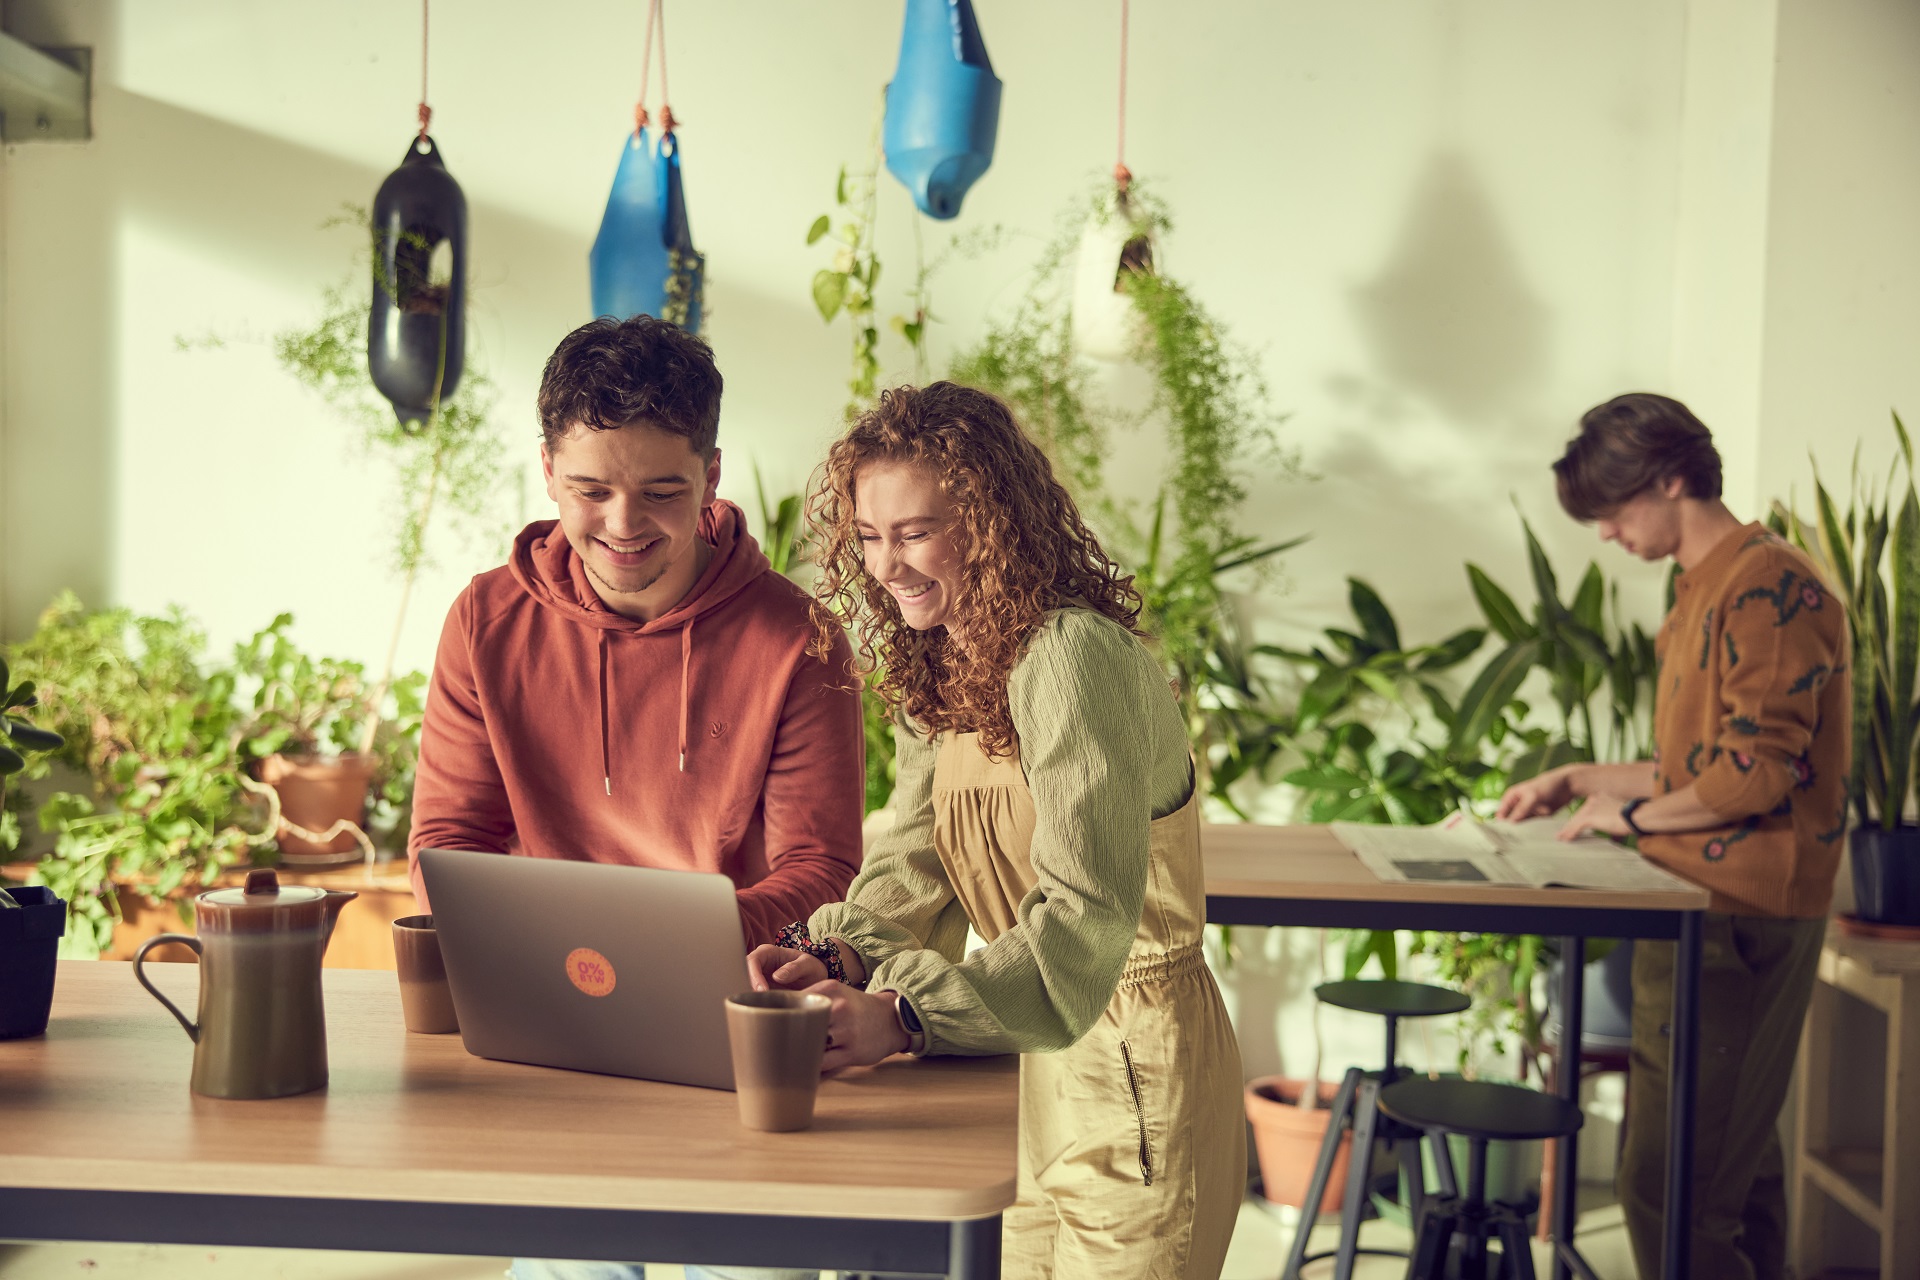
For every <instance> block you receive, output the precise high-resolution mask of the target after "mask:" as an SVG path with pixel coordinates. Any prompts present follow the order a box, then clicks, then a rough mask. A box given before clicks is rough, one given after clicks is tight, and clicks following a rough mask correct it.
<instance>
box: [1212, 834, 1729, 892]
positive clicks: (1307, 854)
mask: <svg viewBox="0 0 1920 1280" xmlns="http://www.w3.org/2000/svg"><path fill="white" fill-rule="evenodd" d="M1200 849H1201V853H1202V856H1203V857H1204V859H1205V862H1206V870H1207V895H1208V896H1209V897H1219V898H1296V899H1297V898H1310V899H1318V900H1321V901H1338V902H1422V903H1459V904H1476V905H1483V906H1496V905H1497V906H1510V907H1587V908H1600V909H1608V910H1612V909H1622V908H1624V909H1627V910H1633V911H1704V910H1706V909H1707V902H1708V894H1707V891H1706V890H1705V889H1701V888H1697V887H1693V886H1687V887H1685V888H1676V889H1673V890H1669V891H1662V892H1632V893H1627V892H1619V891H1614V890H1603V889H1559V888H1555V889H1535V888H1533V887H1532V886H1531V885H1504V884H1411V883H1397V882H1393V881H1386V880H1381V879H1380V878H1379V877H1377V876H1375V875H1374V874H1373V872H1371V871H1369V870H1367V867H1366V864H1365V863H1363V862H1361V861H1360V859H1359V858H1358V857H1357V856H1355V854H1354V853H1353V851H1352V850H1350V849H1348V848H1347V847H1346V846H1345V845H1343V844H1341V843H1340V840H1339V837H1337V836H1335V835H1334V834H1333V830H1332V828H1330V827H1325V826H1315V825H1309V824H1304V823H1302V824H1296V825H1293V826H1284V827H1268V826H1260V825H1258V824H1255V823H1218V824H1215V823H1205V824H1202V826H1201V828H1200Z"/></svg>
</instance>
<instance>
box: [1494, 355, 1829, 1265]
mask: <svg viewBox="0 0 1920 1280" xmlns="http://www.w3.org/2000/svg"><path fill="white" fill-rule="evenodd" d="M1554 473H1555V475H1556V477H1557V479H1558V483H1559V490H1560V501H1561V505H1562V506H1564V507H1565V508H1566V510H1567V512H1568V514H1570V515H1572V516H1573V517H1574V518H1575V519H1576V520H1580V521H1583V522H1594V523H1596V524H1597V525H1598V526H1599V531H1600V537H1601V539H1602V540H1603V541H1607V542H1617V543H1619V544H1620V546H1621V547H1622V548H1624V549H1625V550H1626V551H1628V552H1630V553H1632V554H1634V555H1637V556H1639V557H1640V558H1641V559H1643V560H1662V559H1667V558H1671V559H1672V560H1673V561H1674V563H1675V564H1676V565H1678V566H1679V569H1680V574H1679V576H1678V578H1677V579H1676V582H1675V586H1674V603H1673V608H1672V610H1671V611H1670V612H1669V613H1668V614H1667V617H1666V620H1665V622H1663V623H1662V624H1661V627H1660V632H1659V635H1658V636H1657V637H1656V640H1655V649H1656V653H1657V656H1658V675H1657V684H1656V688H1655V694H1654V756H1653V759H1651V760H1645V761H1640V762H1637V763H1634V764H1612V765H1600V764H1573V765H1566V766H1563V767H1561V768H1559V769H1555V770H1552V771H1551V772H1549V773H1545V774H1542V775H1541V776H1539V777H1537V778H1534V779H1533V780H1531V781H1529V782H1524V783H1521V784H1520V785H1518V786H1515V787H1513V788H1512V789H1510V790H1509V791H1508V792H1507V793H1506V795H1505V796H1504V797H1502V799H1501V802H1500V809H1499V816H1500V817H1503V818H1514V819H1517V818H1527V817H1533V816H1536V815H1540V814H1547V813H1552V812H1554V811H1555V810H1558V809H1560V808H1562V807H1563V806H1565V805H1567V804H1568V803H1570V802H1571V801H1573V800H1575V799H1579V800H1581V801H1582V803H1581V805H1580V808H1579V810H1578V811H1577V812H1576V813H1575V814H1574V815H1573V816H1572V818H1571V819H1570V820H1569V821H1568V823H1567V825H1566V828H1565V831H1564V832H1563V834H1564V835H1566V836H1568V837H1572V836H1575V835H1579V834H1582V833H1584V832H1597V833H1599V834H1602V835H1608V836H1614V837H1619V838H1628V837H1635V838H1637V839H1638V841H1639V849H1640V852H1641V854H1643V855H1644V856H1645V857H1647V858H1648V859H1650V860H1652V861H1654V862H1657V863H1659V864H1660V865H1661V866H1662V867H1665V868H1666V869H1667V870H1669V871H1671V872H1673V873H1674V874H1675V875H1678V876H1680V877H1682V878H1684V879H1686V880H1690V881H1692V882H1693V883H1695V884H1697V885H1700V886H1701V887H1703V888H1705V889H1706V890H1707V891H1708V892H1709V893H1710V894H1711V895H1712V902H1711V906H1710V914H1709V915H1708V917H1707V924H1706V930H1705V940H1704V946H1703V952H1702V969H1701V979H1700V981H1701V991H1700V1005H1699V1007H1700V1018H1701V1028H1700V1029H1701V1056H1700V1078H1699V1088H1698V1093H1697V1098H1698V1101H1697V1108H1698V1114H1697V1116H1696V1118H1695V1133H1696V1138H1695V1141H1696V1144H1697V1145H1696V1147H1695V1156H1694V1160H1695V1165H1694V1193H1693V1195H1694V1198H1693V1205H1694V1223H1693V1232H1692V1262H1693V1274H1695V1275H1698V1276H1712V1277H1714V1278H1715V1280H1746V1278H1748V1277H1757V1278H1758V1280H1775V1278H1777V1277H1782V1276H1784V1275H1785V1274H1786V1227H1787V1206H1786V1184H1785V1178H1784V1171H1783V1170H1784V1166H1783V1160H1782V1152H1781V1147H1780V1139H1779V1136H1778V1132H1777V1125H1778V1121H1779V1117H1780V1109H1781V1107H1782V1105H1783V1104H1784V1103H1785V1101H1786V1096H1787V1083H1788V1078H1789V1076H1790V1075H1791V1073H1792V1070H1793V1061H1794V1054H1795V1051H1796V1049H1797V1048H1798V1046H1799V1042H1800V1027H1801V1023H1802V1021H1803V1020H1804V1018H1805V1015H1806V1011H1807V1002H1808V1000H1809V998H1810V997H1811V994H1812V990H1813V979H1814V971H1815V968H1816V966H1817V964H1818V962H1819V958H1820V946H1821V941H1822V939H1823V938H1824V937H1825V934H1826V924H1827V913H1828V911H1829V909H1830V908H1831V906H1832V900H1833V881H1834V874H1835V872H1836V871H1837V869H1838V867H1839V861H1840V848H1841V839H1842V837H1843V836H1844V835H1845V833H1846V828H1847V810H1846V804H1847V796H1846V783H1847V775H1848V769H1849V754H1850V749H1851V743H1852V729H1851V721H1852V705H1853V700H1852V687H1851V678H1850V676H1849V674H1848V663H1849V659H1850V655H1851V642H1850V640H1849V637H1848V630H1847V621H1846V615H1845V612H1844V607H1843V605H1842V603H1841V601H1840V600H1838V599H1837V598H1835V597H1834V596H1833V595H1832V594H1831V593H1830V591H1829V590H1828V588H1827V585H1826V583H1825V582H1824V581H1822V579H1821V575H1820V572H1819V570H1818V569H1817V568H1816V567H1815V566H1814V564H1813V562H1812V561H1811V560H1809V559H1808V558H1807V557H1806V556H1805V555H1804V554H1803V553H1801V552H1800V551H1799V550H1798V549H1797V548H1795V547H1793V546H1791V545H1790V544H1788V543H1787V542H1785V541H1783V540H1781V539H1780V538H1778V537H1776V536H1775V535H1774V534H1772V533H1770V532H1768V530H1767V529H1766V527H1765V526H1764V525H1760V524H1743V523H1742V522H1741V521H1740V519H1739V518H1738V517H1737V516H1735V515H1734V514H1733V513H1732V512H1731V511H1729V510H1728V509H1727V506H1726V504H1725V503H1723V502H1722V501H1721V500H1720V455H1719V454H1718V453H1717V452H1716V451H1715V449H1714V447H1713V441H1712V438H1711V436H1710V435H1709V433H1708V431H1707V429H1706V427H1704V426H1702V425H1701V424H1700V422H1699V420H1698V419H1696V418H1695V417H1694V416H1693V414H1692V413H1690V412H1689V411H1688V410H1687V408H1686V406H1685V405H1683V404H1681V403H1680V402H1679V401H1677V400H1671V399H1668V398H1667V397H1665V396H1658V395H1650V394H1645V393H1635V394H1630V395H1623V396H1619V397H1616V398H1615V399H1612V400H1609V401H1607V402H1606V403H1605V404H1603V405H1600V406H1598V407H1597V408H1595V409H1592V410H1591V411H1589V412H1588V413H1587V414H1586V416H1585V417H1583V418H1582V419H1581V422H1580V434H1579V436H1578V437H1576V438H1575V439H1574V440H1573V441H1572V442H1571V443H1569V444H1568V446H1567V450H1566V453H1565V455H1564V456H1563V457H1562V458H1561V459H1560V460H1559V461H1558V462H1556V463H1554ZM1673 952H1674V944H1673V943H1670V942H1663V943H1647V942H1642V943H1640V944H1638V945H1637V946H1636V947H1635V949H1634V956H1633V1050H1632V1059H1631V1063H1632V1066H1631V1071H1630V1073H1629V1076H1628V1085H1627V1132H1626V1142H1625V1147H1624V1149H1623V1152H1622V1155H1621V1163H1620V1175H1619V1191H1620V1200H1621V1204H1622V1207H1623V1209H1624V1210H1625V1215H1626V1224H1627V1234H1628V1238H1629V1239H1630V1241H1631V1242H1632V1245H1633V1251H1634V1257H1635V1260H1636V1263H1637V1264H1638V1267H1639V1271H1640V1275H1641V1277H1642V1280H1656V1278H1657V1277H1658V1276H1659V1275H1660V1262H1659V1260H1660V1241H1661V1230H1662V1224H1661V1218H1662V1212H1661V1208H1662V1202H1663V1196H1664V1194H1665V1189H1666V1182H1665V1162H1666V1142H1665V1136H1666V1128H1665V1126H1666V1114H1667V1093H1668V1065H1669V1059H1668V1054H1669V1047H1670V1036H1669V1027H1668V1024H1669V1022H1670V1021H1671V1017H1672V1008H1673Z"/></svg>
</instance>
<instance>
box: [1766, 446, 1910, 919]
mask: <svg viewBox="0 0 1920 1280" xmlns="http://www.w3.org/2000/svg"><path fill="white" fill-rule="evenodd" d="M1893 431H1894V436H1895V438H1896V439H1897V440H1898V442H1899V449H1898V452H1897V453H1896V454H1895V456H1894V458H1893V459H1892V461H1891V462H1890V463H1889V464H1888V467H1887V470H1886V473H1885V477H1884V480H1883V479H1882V478H1881V477H1880V476H1877V475H1866V476H1863V475H1862V473H1861V471H1860V461H1859V453H1858V451H1857V450H1856V452H1855V454H1854V465H1853V476H1852V492H1851V493H1850V494H1849V495H1848V498H1847V506H1846V510H1845V512H1844V513H1843V512H1842V511H1841V510H1840V509H1839V508H1838V507H1837V506H1835V504H1834V501H1833V498H1832V497H1831V495H1830V494H1829V493H1828V492H1827V487H1826V485H1825V484H1824V483H1823V482H1822V481H1821V479H1820V477H1819V473H1818V471H1817V470H1816V472H1815V474H1814V481H1813V494H1814V502H1815V504H1816V509H1817V513H1818V514H1817V516H1816V523H1815V524H1814V525H1812V526H1811V527H1809V525H1808V524H1807V523H1806V522H1805V521H1803V520H1801V519H1800V517H1799V514H1798V513H1797V512H1796V511H1795V510H1794V509H1793V507H1792V505H1791V503H1779V502H1776V503H1774V506H1773V512H1772V515H1771V517H1770V519H1769V523H1770V524H1771V525H1772V526H1773V529H1774V531H1775V532H1776V533H1779V534H1782V535H1783V536H1785V537H1787V538H1788V539H1790V540H1791V541H1792V542H1793V544H1794V545H1795V546H1797V547H1799V548H1800V549H1801V550H1802V551H1804V552H1806V553H1807V554H1808V555H1809V556H1811V557H1812V558H1813V559H1814V561H1815V562H1816V563H1818V564H1819V565H1820V568H1821V570H1822V572H1823V574H1824V575H1825V577H1826V580H1827V584H1828V586H1829V587H1830V588H1831V589H1832V590H1833V591H1834V592H1835V593H1836V594H1837V595H1839V597H1840V599H1841V601H1842V603H1843V604H1845V606H1846V610H1847V624H1848V626H1849V627H1850V628H1851V629H1852V631H1853V663H1852V670H1853V772H1852V774H1851V776H1850V777H1849V779H1848V784H1847V794H1848V796H1849V798H1850V799H1851V801H1852V807H1853V815H1854V821H1855V825H1854V828H1853V834H1852V837H1851V839H1850V840H1849V852H1850V853H1851V854H1852V862H1853V895H1854V912H1855V914H1856V915H1858V916H1860V917H1861V918H1862V919H1865V920H1872V921H1876V922H1879V923H1883V924H1894V925H1920V824H1916V823H1914V822H1913V821H1912V820H1911V818H1910V816H1909V815H1910V809H1911V805H1912V803H1913V801H1914V799H1915V779H1914V767H1915V756H1916V753H1915V735H1916V733H1917V732H1920V705H1916V703H1915V688H1914V685H1915V671H1916V667H1920V497H1916V495H1915V491H1914V476H1913V444H1912V442H1911V441H1910V440H1909V439H1908V437H1907V428H1906V424H1905V423H1903V422H1901V420H1900V415H1899V414H1898V413H1895V414H1894V415H1893ZM1841 825H1842V826H1844V825H1845V817H1844V815H1843V817H1842V820H1841ZM1834 834H1835V837H1836V838H1837V837H1838V834H1839V832H1838V831H1837V830H1836V832H1835V833H1834ZM1822 838H1823V839H1824V838H1825V837H1822Z"/></svg>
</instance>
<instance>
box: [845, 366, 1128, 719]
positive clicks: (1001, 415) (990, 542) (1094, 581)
mask: <svg viewBox="0 0 1920 1280" xmlns="http://www.w3.org/2000/svg"><path fill="white" fill-rule="evenodd" d="M880 461H885V462H895V463H901V462H904V463H911V464H913V465H916V466H919V467H923V468H925V469H926V470H927V471H928V472H929V473H930V474H931V475H932V476H933V477H934V478H935V480H936V482H937V483H938V484H939V486H940V491H941V492H942V493H943V494H945V495H946V496H947V498H948V499H949V500H950V501H951V502H952V503H953V505H954V508H955V510H956V512H957V516H958V520H957V522H958V526H959V527H958V529H957V531H956V532H957V535H958V536H957V542H958V543H959V548H960V554H961V567H960V586H959V589H958V591H957V592H956V598H955V601H954V611H955V613H956V614H957V615H958V616H960V617H961V618H965V619H979V620H980V625H977V626H969V627H968V628H967V636H968V643H967V648H966V657H965V661H956V660H955V658H956V655H955V653H954V650H953V648H952V641H951V639H950V638H949V636H948V633H947V631H946V629H945V628H938V629H935V630H933V631H927V632H920V631H915V630H914V629H913V628H911V627H909V626H908V625H907V624H906V621H905V619H904V618H903V617H902V616H901V614H900V606H899V603H898V602H897V601H896V600H895V599H894V597H893V593H892V592H890V591H888V590H887V589H886V588H885V587H884V586H882V585H881V584H880V583H879V582H878V581H876V580H875V579H874V578H873V576H872V575H870V574H869V573H868V572H867V569H866V564H865V562H864V560H863V558H862V556H861V548H860V539H859V536H858V534H857V532H856V531H855V528H854V519H855V516H856V512H855V509H854V483H855V481H856V479H857V477H858V475H859V473H860V469H861V468H862V467H864V466H866V465H868V464H869V463H873V462H880ZM807 521H808V523H809V524H810V525H811V526H812V529H813V534H814V537H815V538H816V539H817V540H818V545H819V553H818V563H819V568H820V573H819V576H818V578H817V579H816V580H815V587H814V603H813V619H814V626H815V628H816V630H817V635H816V638H815V643H814V652H815V653H816V654H819V655H821V656H824V655H826V654H827V653H829V652H831V650H832V646H833V643H834V641H835V639H836V638H837V637H838V636H839V635H840V634H841V630H842V627H843V626H845V627H848V628H850V629H851V630H852V632H853V638H854V647H855V650H856V651H857V654H858V658H857V663H858V666H859V670H860V671H861V672H863V673H871V672H874V671H878V672H879V673H880V678H879V680H878V681H877V682H875V685H874V687H875V689H876V690H877V691H878V693H879V694H880V696H881V698H883V699H884V700H885V701H886V703H887V705H888V706H889V707H892V708H894V709H895V710H904V711H905V712H906V714H907V715H908V716H909V717H911V718H912V719H913V720H914V721H915V722H916V723H918V724H919V726H920V727H921V728H922V729H924V730H925V731H926V732H928V733H929V734H932V733H938V732H940V731H942V730H947V729H953V730H961V731H966V730H977V731H978V732H979V734H980V741H981V746H982V747H983V748H985V750H986V752H987V754H989V755H992V756H1006V755H1009V754H1011V753H1012V749H1013V746H1014V744H1015V742H1016V741H1017V735H1016V734H1015V732H1014V728H1013V717H1012V714H1011V712H1010V711H1009V709H1008V705H1007V678H1008V675H1009V674H1010V673H1011V672H1012V670H1013V666H1014V663H1016V662H1018V661H1019V660H1020V655H1021V654H1022V652H1024V650H1025V648H1026V644H1027V641H1028V639H1029V638H1031V637H1032V635H1033V633H1034V631H1035V630H1036V629H1038V628H1039V626H1040V624H1041V623H1042V622H1043V621H1045V620H1046V616H1047V614H1048V613H1049V612H1051V611H1053V610H1055V609H1059V608H1061V607H1062V606H1064V605H1069V604H1071V605H1075V606H1079V607H1082V608H1087V609H1092V610H1093V611H1095V612H1096V613H1100V614H1102V615H1104V616H1106V617H1108V618H1111V619H1113V620H1114V621H1115V622H1117V623H1119V624H1120V625H1121V626H1123V627H1125V628H1127V629H1128V630H1129V631H1132V632H1133V633H1134V634H1136V635H1140V634H1144V633H1142V632H1141V631H1140V630H1139V628H1138V627H1137V626H1136V625H1135V624H1136V623H1137V622H1138V620H1139V617H1140V603H1141V602H1140V593H1139V592H1138V591H1136V590H1135V589H1134V586H1133V578H1132V576H1131V575H1129V574H1124V573H1122V572H1121V570H1120V566H1119V565H1118V564H1116V563H1115V562H1114V561H1113V559H1112V558H1111V557H1109V556H1108V555H1107V554H1106V552H1105V551H1103V550H1101V548H1100V543H1099V542H1098V540H1096V539H1095V538H1094V536H1093V534H1092V532H1091V531H1089V530H1088V528H1087V526H1086V523H1085V521H1083V520H1082V519H1081V518H1080V511H1079V508H1078V507H1077V506H1075V505H1074V501H1073V498H1072V497H1071V496H1070V495H1069V494H1068V493H1067V490H1066V488H1065V487H1064V486H1063V485H1062V484H1061V483H1060V482H1059V480H1057V479H1055V478H1054V474H1053V466H1052V464H1051V463H1049V462H1048V461H1047V455H1046V454H1045V453H1043V452H1042V451H1041V449H1040V447H1039V446H1038V445H1036V444H1035V443H1034V442H1033V440H1032V439H1031V438H1030V437H1029V436H1028V435H1027V433H1026V432H1024V431H1022V430H1021V429H1020V424H1019V423H1018V422H1016V421H1014V417H1013V411H1012V410H1010V409H1009V408H1007V406H1006V404H1005V403H1004V402H1002V401H1001V400H999V399H998V398H996V397H994V396H991V395H989V394H987V393H986V392H984V391H977V390H975V389H974V388H972V387H963V386H960V385H959V384H958V383H953V382H936V383H933V384H932V385H931V386H926V387H894V388H892V389H891V390H888V391H883V392H881V393H880V399H879V400H878V401H877V402H876V403H875V404H874V406H873V407H872V408H871V409H869V410H867V412H865V413H863V414H861V415H860V417H859V418H858V419H857V420H855V422H854V424H853V426H852V427H850V428H848V430H847V433H846V434H845V435H844V436H842V437H840V439H839V440H837V441H835V442H834V445H833V448H832V449H831V450H829V451H828V453H827V460H826V462H825V463H824V464H823V465H822V466H821V468H820V471H819V472H818V473H817V475H816V477H815V479H814V482H813V487H812V491H811V492H810V493H809V494H808V497H807Z"/></svg>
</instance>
